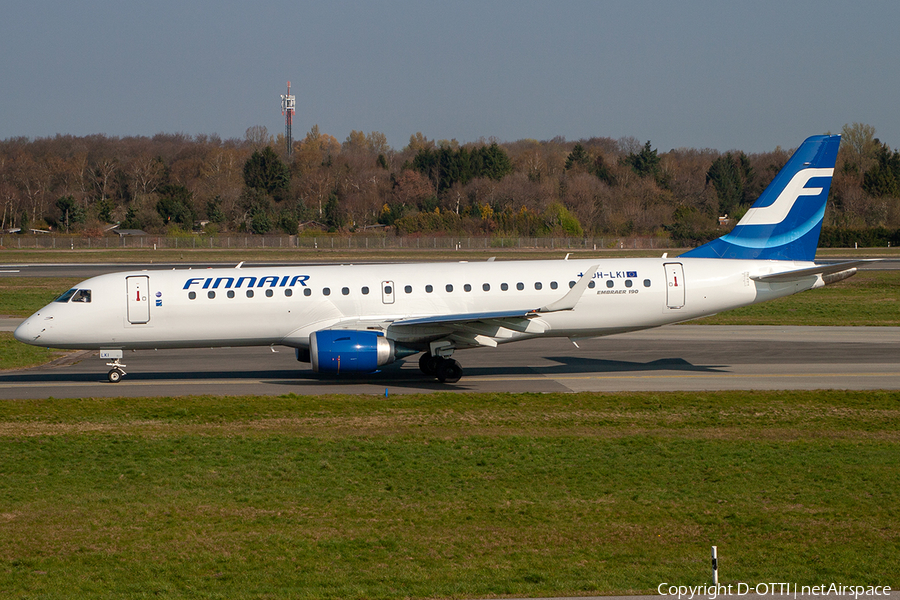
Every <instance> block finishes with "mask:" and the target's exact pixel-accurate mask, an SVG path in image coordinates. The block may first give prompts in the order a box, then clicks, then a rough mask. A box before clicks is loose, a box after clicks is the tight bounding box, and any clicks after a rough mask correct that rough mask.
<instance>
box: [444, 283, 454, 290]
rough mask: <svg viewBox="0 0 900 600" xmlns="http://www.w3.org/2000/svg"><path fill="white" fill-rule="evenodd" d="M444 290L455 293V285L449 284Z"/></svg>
mask: <svg viewBox="0 0 900 600" xmlns="http://www.w3.org/2000/svg"><path fill="white" fill-rule="evenodd" d="M444 289H446V290H447V291H448V292H452V291H453V284H452V283H448V284H447V285H446V287H445V288H444Z"/></svg>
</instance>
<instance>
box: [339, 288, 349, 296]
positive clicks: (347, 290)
mask: <svg viewBox="0 0 900 600" xmlns="http://www.w3.org/2000/svg"><path fill="white" fill-rule="evenodd" d="M341 293H342V294H343V295H345V296H349V295H350V288H348V287H345V288H341Z"/></svg>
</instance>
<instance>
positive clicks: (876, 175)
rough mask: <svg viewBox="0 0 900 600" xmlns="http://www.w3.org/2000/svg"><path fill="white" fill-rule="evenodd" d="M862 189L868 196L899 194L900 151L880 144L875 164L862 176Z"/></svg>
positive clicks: (895, 195)
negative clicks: (894, 150)
mask: <svg viewBox="0 0 900 600" xmlns="http://www.w3.org/2000/svg"><path fill="white" fill-rule="evenodd" d="M863 190H865V192H866V193H867V194H869V195H870V196H875V197H881V196H894V197H897V196H900V152H891V149H890V148H889V147H888V145H887V144H881V147H880V148H879V149H878V152H877V153H876V155H875V165H874V166H873V167H872V168H871V169H869V170H868V171H866V174H865V176H863Z"/></svg>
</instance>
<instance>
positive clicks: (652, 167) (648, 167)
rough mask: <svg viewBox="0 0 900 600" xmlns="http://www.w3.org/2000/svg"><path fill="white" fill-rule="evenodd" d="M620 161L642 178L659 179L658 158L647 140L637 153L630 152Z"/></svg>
mask: <svg viewBox="0 0 900 600" xmlns="http://www.w3.org/2000/svg"><path fill="white" fill-rule="evenodd" d="M622 160H623V162H624V164H626V165H628V166H629V167H631V169H632V170H633V171H634V172H635V173H637V174H638V176H640V177H642V178H643V177H648V176H652V177H654V178H658V177H659V161H660V158H659V156H658V155H657V154H656V150H654V149H652V148H651V147H650V140H647V143H646V144H644V147H643V149H641V151H640V152H639V153H637V154H635V153H634V152H632V153H630V154H629V155H628V156H626V157H625V158H624V159H622Z"/></svg>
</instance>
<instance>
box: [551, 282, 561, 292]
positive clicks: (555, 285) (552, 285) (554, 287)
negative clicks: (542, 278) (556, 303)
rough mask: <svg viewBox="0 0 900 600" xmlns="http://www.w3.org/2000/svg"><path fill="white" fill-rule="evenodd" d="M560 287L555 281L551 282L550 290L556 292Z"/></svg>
mask: <svg viewBox="0 0 900 600" xmlns="http://www.w3.org/2000/svg"><path fill="white" fill-rule="evenodd" d="M558 287H559V284H558V283H556V282H555V281H551V282H550V289H551V290H555V289H556V288H558Z"/></svg>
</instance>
